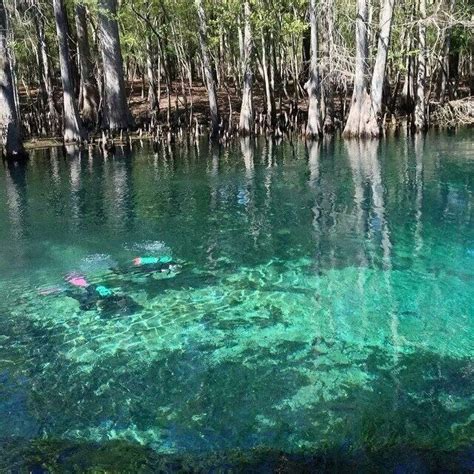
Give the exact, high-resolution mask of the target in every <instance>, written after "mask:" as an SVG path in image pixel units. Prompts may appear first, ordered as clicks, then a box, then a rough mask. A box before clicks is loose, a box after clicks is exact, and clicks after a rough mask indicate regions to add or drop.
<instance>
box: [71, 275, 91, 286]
mask: <svg viewBox="0 0 474 474" xmlns="http://www.w3.org/2000/svg"><path fill="white" fill-rule="evenodd" d="M66 281H67V282H68V283H70V284H71V285H73V286H78V287H80V288H85V287H87V286H89V283H88V282H87V280H86V279H85V278H84V277H83V276H82V275H77V274H74V273H71V274H69V275H67V276H66Z"/></svg>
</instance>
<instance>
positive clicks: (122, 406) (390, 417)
mask: <svg viewBox="0 0 474 474" xmlns="http://www.w3.org/2000/svg"><path fill="white" fill-rule="evenodd" d="M0 222H1V227H0V277H1V279H0V442H1V446H2V447H3V451H0V453H1V455H0V457H1V458H2V459H3V465H2V464H1V461H0V466H2V467H3V468H6V467H11V465H13V464H14V465H15V466H20V465H23V464H22V463H28V462H30V463H33V464H34V462H37V463H39V464H38V465H41V462H43V467H44V466H49V464H47V463H48V462H50V461H49V460H43V461H41V460H40V461H38V459H40V458H41V456H42V455H44V453H43V454H42V451H47V450H48V449H50V447H49V445H48V441H51V443H52V442H53V441H54V443H56V444H55V445H54V449H53V451H54V450H55V451H54V452H55V453H56V457H55V461H54V462H56V463H58V464H57V466H61V465H62V466H63V467H64V466H67V463H68V462H69V461H70V459H69V458H68V456H69V457H71V456H75V458H74V459H75V461H74V462H76V463H77V462H79V461H78V460H80V461H81V462H92V461H90V459H92V457H91V456H89V454H87V453H88V451H87V449H89V448H85V449H86V450H85V451H77V450H76V451H75V452H74V453H75V454H74V455H72V454H71V453H70V452H69V454H68V453H64V452H63V453H62V454H61V449H62V448H61V446H62V444H64V446H71V443H72V445H73V446H78V445H80V446H84V445H85V446H89V447H90V450H91V452H92V451H93V450H95V451H94V452H95V455H94V456H95V457H94V459H95V460H96V461H94V462H97V465H101V464H100V463H101V461H100V455H97V452H96V451H97V449H99V448H100V447H107V446H108V445H109V444H110V443H112V444H113V443H114V442H115V441H117V440H120V441H122V444H121V445H120V446H122V448H120V449H128V448H127V447H130V446H143V447H146V449H147V450H148V451H147V453H152V454H149V456H152V455H153V456H155V455H156V456H159V455H173V456H178V457H180V456H182V457H186V456H201V459H207V458H210V457H212V456H214V458H212V459H221V458H222V459H226V456H231V454H229V453H236V452H237V453H240V454H239V455H237V458H236V457H235V454H233V455H232V456H234V458H233V461H232V462H233V463H234V464H233V465H234V466H239V461H238V459H239V458H238V456H240V455H241V456H242V457H243V459H246V462H250V463H251V462H252V456H253V454H252V453H257V452H265V453H267V454H268V453H272V452H276V453H284V454H280V455H279V456H300V457H301V458H299V459H303V458H305V457H311V456H316V455H318V456H322V457H323V458H325V457H326V458H327V457H331V458H334V459H338V460H340V462H344V460H345V459H349V460H350V462H351V463H352V465H353V466H359V467H362V466H364V465H365V466H368V465H370V466H372V467H373V466H385V467H389V468H392V467H393V468H394V469H398V468H400V466H402V467H403V466H405V468H406V469H408V471H409V470H410V469H411V468H412V467H413V466H414V469H415V470H417V466H418V467H420V466H421V467H420V469H425V468H426V469H428V468H429V466H430V462H433V461H432V460H433V459H441V460H442V461H440V462H445V461H446V459H449V460H450V461H449V462H450V463H451V464H450V466H454V467H453V469H459V470H464V469H465V470H468V471H469V470H471V468H472V466H473V464H472V463H473V458H474V456H473V451H472V446H473V436H474V414H473V413H474V410H473V406H474V404H473V394H474V362H473V359H472V356H473V347H474V342H473V341H474V338H473V336H474V141H473V140H472V135H470V133H469V132H463V133H458V134H456V135H446V134H438V135H437V134H431V135H429V136H428V137H426V139H423V138H421V137H419V138H417V139H407V138H398V139H390V140H388V141H383V142H381V143H376V142H367V143H364V142H362V143H360V144H359V143H357V142H343V141H337V140H336V141H334V142H327V143H323V144H322V145H312V146H309V147H306V146H305V144H304V143H299V142H295V143H293V144H291V143H289V142H283V143H280V144H277V143H273V144H272V143H270V142H265V141H264V140H261V141H257V142H256V143H255V144H252V143H251V142H250V141H245V140H243V141H242V142H237V143H236V144H235V145H233V146H231V147H229V148H219V147H214V148H213V147H210V146H209V145H208V144H207V143H201V144H199V145H198V146H191V145H190V146H184V145H179V146H174V147H172V148H160V149H159V150H158V151H157V153H154V152H153V150H152V149H151V148H150V147H148V146H147V145H144V146H143V147H140V145H139V144H138V143H135V144H134V145H133V151H127V150H123V149H118V150H117V153H116V156H115V157H109V158H107V159H104V158H102V157H100V156H99V155H97V154H93V153H89V152H87V151H84V152H81V153H79V152H73V151H72V152H71V153H70V154H69V155H65V154H63V153H62V151H61V150H60V149H52V150H45V151H37V152H35V153H33V154H32V159H31V160H30V162H29V163H28V164H27V165H26V167H10V168H8V167H5V168H2V169H1V170H0ZM170 252H171V253H172V255H173V257H174V259H175V260H177V261H179V263H180V265H181V270H180V272H179V273H177V274H171V275H169V276H168V278H166V277H163V278H161V277H160V278H156V275H137V274H135V273H133V272H130V273H128V272H127V271H126V269H127V268H129V267H128V265H129V264H130V262H131V261H132V259H133V258H134V257H137V256H152V255H161V254H168V253H170ZM116 266H121V267H123V268H125V271H123V272H121V273H120V274H117V273H114V272H113V271H111V269H112V268H114V267H116ZM71 271H77V272H80V273H82V274H83V275H85V276H86V277H87V278H88V279H89V280H90V281H91V282H92V283H94V284H103V285H107V286H108V287H109V288H112V289H113V291H114V292H116V293H117V294H126V295H128V296H129V297H131V298H133V300H134V301H135V302H136V303H137V304H138V305H140V307H138V309H137V310H136V311H134V312H133V311H132V314H122V312H120V311H117V313H116V314H114V312H113V311H112V313H111V314H107V315H104V314H102V313H101V311H100V310H97V309H92V310H83V309H80V305H79V302H78V301H77V300H76V299H75V298H72V297H70V295H68V294H67V293H61V292H60V293H57V294H51V295H43V294H41V290H44V289H45V288H49V287H56V286H58V287H59V288H64V285H66V286H67V283H65V282H64V275H65V274H67V273H68V272H71ZM35 443H43V444H41V446H43V448H37V451H36V452H35V456H37V457H36V458H35V457H34V456H33V457H34V459H35V460H36V461H31V460H29V458H28V456H29V455H30V454H31V449H32V448H31V446H33V445H34V444H35ZM130 449H131V448H130ZM28 450H30V451H28ZM28 453H30V454H28ZM58 453H60V454H58ZM84 453H85V454H84ZM371 453H376V455H375V458H374V459H376V460H375V461H373V462H374V463H375V464H370V463H371V462H372V461H371V460H370V459H372V458H371V457H370V456H371ZM384 453H389V454H387V455H386V456H385V455H384ZM390 453H397V454H390ZM420 453H421V454H420ZM141 455H142V454H140V456H141ZM268 455H269V456H270V454H268ZM44 456H46V455H44ZM216 456H217V457H216ZM219 456H220V457H219ZM390 456H392V458H390ZM145 457H146V456H145ZM264 457H265V455H264ZM41 459H42V458H41ZM140 459H142V458H140ZM235 459H237V461H236V460H235ZM285 459H286V458H285ZM318 459H322V458H318ZM68 460H69V461H68ZM88 460H89V461H88ZM110 462H112V463H113V461H110ZM127 462H128V458H127ZM139 462H141V461H139ZM144 462H146V461H144ZM212 462H214V461H211V464H212ZM216 462H217V461H216ZM219 462H221V461H219ZM446 462H447V461H446ZM8 463H10V464H8ZM12 463H13V464H12ZM44 463H46V464H44ZM61 463H62V464H61ZM364 463H366V464H364ZM367 463H369V464H367ZM377 463H379V464H377ZM380 463H381V464H380ZM384 463H385V464H384ZM137 465H138V464H137ZM57 466H56V467H57ZM84 466H86V465H84ZM397 466H398V468H397ZM407 466H408V467H407ZM410 466H411V467H410ZM423 466H425V467H423ZM426 466H428V467H426ZM116 467H117V466H115V468H116ZM122 467H123V466H122ZM267 467H268V466H267ZM405 468H403V469H405ZM269 469H271V468H269ZM403 469H402V471H403ZM262 470H264V469H263V468H262Z"/></svg>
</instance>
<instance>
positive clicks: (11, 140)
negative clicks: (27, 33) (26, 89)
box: [0, 0, 26, 159]
mask: <svg viewBox="0 0 474 474" xmlns="http://www.w3.org/2000/svg"><path fill="white" fill-rule="evenodd" d="M0 139H1V140H0V144H1V145H2V146H3V147H5V155H6V158H7V159H21V158H25V157H26V153H25V150H24V149H23V143H22V140H21V133H20V124H19V123H18V114H17V110H16V105H15V92H14V86H13V78H12V71H11V66H10V58H9V52H8V23H7V14H6V11H5V6H4V4H3V0H0Z"/></svg>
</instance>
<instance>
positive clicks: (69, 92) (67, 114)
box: [53, 0, 85, 142]
mask: <svg viewBox="0 0 474 474" xmlns="http://www.w3.org/2000/svg"><path fill="white" fill-rule="evenodd" d="M53 7H54V17H55V20H56V31H57V35H58V43H59V63H60V68H61V81H62V84H63V138H64V141H65V142H80V141H81V140H83V139H84V138H85V132H84V130H83V128H82V121H81V118H80V116H79V112H78V110H77V104H76V100H75V97H74V86H73V79H72V73H71V67H70V54H69V45H68V23H67V16H66V9H65V6H64V1H63V0H53Z"/></svg>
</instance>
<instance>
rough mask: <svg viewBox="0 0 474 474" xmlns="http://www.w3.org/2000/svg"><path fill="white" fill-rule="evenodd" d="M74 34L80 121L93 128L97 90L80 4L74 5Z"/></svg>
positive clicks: (97, 102)
mask: <svg viewBox="0 0 474 474" xmlns="http://www.w3.org/2000/svg"><path fill="white" fill-rule="evenodd" d="M76 33H77V49H78V53H79V70H80V74H81V89H82V91H81V94H80V95H81V96H82V109H81V112H82V120H83V121H84V123H86V124H87V125H88V126H89V127H95V126H96V125H97V122H98V109H99V89H98V87H97V82H96V80H95V76H94V70H93V66H92V60H91V55H90V47H89V36H88V33H87V19H86V7H85V6H84V5H83V4H81V3H78V4H77V5H76Z"/></svg>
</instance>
